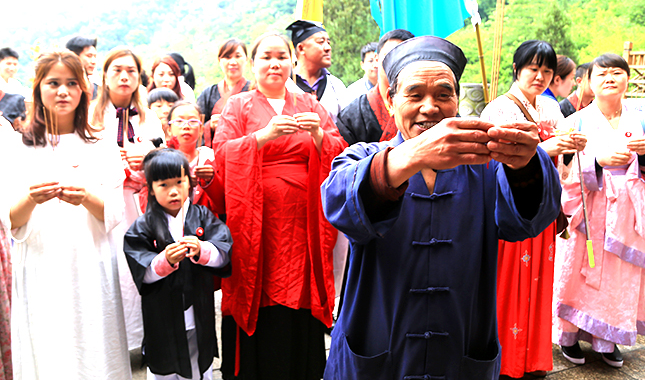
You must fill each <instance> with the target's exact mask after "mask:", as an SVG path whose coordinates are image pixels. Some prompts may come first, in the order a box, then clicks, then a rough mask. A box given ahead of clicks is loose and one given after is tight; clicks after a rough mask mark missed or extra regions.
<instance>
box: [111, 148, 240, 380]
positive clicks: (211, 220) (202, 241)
mask: <svg viewBox="0 0 645 380" xmlns="http://www.w3.org/2000/svg"><path fill="white" fill-rule="evenodd" d="M144 167H145V174H146V182H147V189H148V206H147V209H146V212H145V214H144V215H142V216H141V217H139V218H138V219H137V220H136V221H135V222H134V224H133V225H132V226H131V227H130V229H129V230H128V232H127V233H126V234H125V239H124V240H125V242H124V250H125V253H126V255H127V259H128V264H129V266H130V270H131V272H132V277H133V278H134V281H135V283H136V285H137V288H138V290H139V292H140V293H141V296H142V310H143V326H144V343H143V349H142V352H143V355H144V360H145V362H146V364H147V365H148V379H156V380H161V379H164V380H169V379H177V380H179V379H207V380H208V379H212V378H213V369H212V366H213V357H215V356H218V353H217V339H216V335H215V302H214V296H213V286H214V285H213V277H214V276H228V275H230V272H231V268H230V265H228V263H229V261H230V256H229V250H230V248H231V244H232V241H231V234H230V232H229V230H228V228H227V227H226V225H224V223H222V222H221V221H220V220H218V219H217V217H215V215H213V213H211V212H210V211H209V210H208V209H207V208H206V207H204V206H200V205H196V204H194V203H193V202H191V200H190V193H191V192H192V190H191V189H192V187H191V175H190V167H189V164H188V160H187V159H186V157H185V156H184V154H183V153H182V152H179V151H177V150H174V149H159V150H155V151H152V152H150V153H149V154H148V155H147V156H146V158H145V160H144Z"/></svg>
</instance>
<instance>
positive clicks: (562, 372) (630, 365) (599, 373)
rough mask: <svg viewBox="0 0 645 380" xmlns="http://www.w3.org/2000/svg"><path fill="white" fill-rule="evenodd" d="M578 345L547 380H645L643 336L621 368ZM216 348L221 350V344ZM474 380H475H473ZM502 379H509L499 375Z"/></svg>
mask: <svg viewBox="0 0 645 380" xmlns="http://www.w3.org/2000/svg"><path fill="white" fill-rule="evenodd" d="M220 297H221V296H220V292H217V293H216V297H215V302H216V309H217V311H218V314H217V325H218V326H217V332H218V338H219V331H220V330H219V324H220V323H221V320H222V316H221V315H220V314H219V312H220V310H221V308H220ZM330 342H331V338H330V337H329V336H326V342H325V343H326V346H327V347H328V348H329V344H330ZM580 346H581V347H582V350H583V351H584V352H585V356H586V360H587V364H585V365H582V366H576V365H574V364H572V363H571V362H569V361H568V360H566V359H565V358H564V357H563V356H562V352H561V351H560V347H559V346H557V345H553V371H550V372H549V373H548V374H547V376H546V380H645V337H642V336H639V337H638V341H637V344H636V345H635V346H633V347H625V346H619V347H620V350H621V352H622V353H623V358H624V365H623V367H622V368H620V369H615V368H612V367H609V366H608V365H607V364H605V362H603V361H602V358H601V357H600V354H598V353H596V352H593V351H592V350H591V345H590V344H588V343H586V342H581V344H580ZM219 347H222V345H221V342H220V344H219ZM130 360H131V365H132V378H133V380H146V370H145V368H142V367H141V353H140V352H136V351H132V352H130ZM213 368H214V371H213V380H221V379H222V374H221V373H220V371H219V368H220V361H219V359H217V358H216V359H215V361H214V362H213ZM523 379H524V380H529V379H535V377H532V376H525V377H524V378H523ZM473 380H477V379H473ZM501 380H511V378H509V377H504V376H502V378H501Z"/></svg>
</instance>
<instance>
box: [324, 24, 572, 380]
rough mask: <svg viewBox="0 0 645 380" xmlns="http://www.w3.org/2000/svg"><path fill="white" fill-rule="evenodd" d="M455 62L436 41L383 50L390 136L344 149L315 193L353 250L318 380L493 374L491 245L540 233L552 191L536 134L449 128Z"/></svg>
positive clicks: (473, 125)
mask: <svg viewBox="0 0 645 380" xmlns="http://www.w3.org/2000/svg"><path fill="white" fill-rule="evenodd" d="M379 58H383V57H379ZM465 65H466V57H465V56H464V54H463V52H462V51H461V49H459V48H458V47H457V46H455V45H453V44H452V43H450V42H448V41H446V40H443V39H441V38H438V37H430V36H424V37H417V38H413V39H410V40H408V41H405V42H403V43H401V44H399V45H398V46H396V47H395V48H394V49H392V51H390V53H388V54H387V56H385V57H384V58H383V68H384V70H385V72H386V73H387V76H388V80H389V82H390V86H391V88H390V89H388V92H387V99H388V104H389V105H390V106H391V107H392V108H393V110H394V118H395V121H396V126H397V128H398V130H399V133H398V134H397V135H396V136H395V137H394V139H392V140H390V141H387V142H381V143H372V144H355V145H353V146H350V147H349V148H347V149H346V150H345V152H343V154H341V155H340V156H338V157H337V158H336V159H335V160H334V162H333V163H332V171H331V172H330V174H329V177H328V178H327V179H326V180H325V182H324V183H323V185H322V191H321V195H322V201H323V210H324V213H325V215H326V216H327V218H328V219H329V221H330V222H331V223H332V225H333V226H334V227H336V228H338V229H339V230H340V231H341V232H343V233H344V234H345V235H347V237H348V238H349V241H350V244H351V253H350V257H349V270H348V275H347V283H346V289H345V303H344V306H343V309H342V311H341V313H340V316H339V318H338V321H337V323H336V327H335V328H334V330H333V334H332V343H331V348H330V352H329V359H328V361H327V367H326V369H325V375H324V378H325V379H326V380H331V379H343V380H353V379H370V380H375V379H376V380H378V379H446V380H453V379H477V380H483V379H486V380H493V379H497V378H498V377H499V370H500V357H501V356H500V350H501V348H500V345H499V340H498V337H497V321H496V300H495V293H496V267H497V245H498V244H497V242H498V239H500V238H503V239H504V240H509V241H519V240H523V239H526V238H528V237H533V236H536V235H538V234H539V233H540V232H541V231H542V230H544V228H546V227H547V226H548V225H549V224H550V223H551V222H552V221H553V220H555V218H556V216H557V214H558V211H559V207H560V192H561V190H560V182H559V179H558V174H557V171H556V170H555V167H554V166H553V163H552V162H551V160H550V159H549V156H548V155H547V154H546V152H545V151H544V150H542V149H541V148H539V147H538V146H537V145H538V142H539V137H538V130H537V126H536V125H535V124H533V123H528V122H515V123H512V124H506V125H493V124H491V123H487V122H484V121H482V120H479V119H460V118H455V116H456V115H457V109H458V99H459V93H458V91H459V90H458V89H459V78H460V77H461V74H462V73H463V70H464V67H465Z"/></svg>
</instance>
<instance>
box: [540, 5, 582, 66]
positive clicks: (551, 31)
mask: <svg viewBox="0 0 645 380" xmlns="http://www.w3.org/2000/svg"><path fill="white" fill-rule="evenodd" d="M570 27H571V20H570V19H569V17H567V15H566V14H565V13H564V10H562V8H560V6H559V5H558V3H556V2H553V3H552V4H551V8H550V9H549V11H548V12H547V13H546V15H545V16H544V18H543V19H542V25H540V26H539V27H538V28H537V31H536V32H535V36H536V37H537V39H539V40H543V41H546V42H548V43H550V44H551V46H553V49H554V50H555V51H556V53H558V54H561V55H566V56H567V57H569V58H571V59H572V60H573V61H574V62H577V61H578V51H577V49H576V47H575V44H574V43H573V40H572V38H571V33H570Z"/></svg>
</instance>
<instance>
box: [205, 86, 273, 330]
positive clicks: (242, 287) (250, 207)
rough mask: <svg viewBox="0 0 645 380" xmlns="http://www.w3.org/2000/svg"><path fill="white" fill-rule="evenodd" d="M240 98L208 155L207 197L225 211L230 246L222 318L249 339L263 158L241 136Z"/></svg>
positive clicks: (256, 290)
mask: <svg viewBox="0 0 645 380" xmlns="http://www.w3.org/2000/svg"><path fill="white" fill-rule="evenodd" d="M245 94H248V93H245ZM242 95H243V94H240V95H238V96H235V97H231V98H230V99H229V102H228V103H227V105H226V107H225V108H224V110H223V112H222V116H221V117H220V120H219V122H218V127H217V132H216V133H215V136H214V139H213V150H214V151H215V164H214V165H215V180H216V181H217V182H218V183H219V184H213V185H215V187H214V188H213V190H210V191H207V193H208V194H209V196H211V199H212V200H214V201H215V203H216V204H219V205H220V206H221V205H224V206H225V212H226V218H227V224H228V226H229V228H230V230H231V235H232V237H233V241H234V244H233V247H232V251H231V267H232V275H231V277H229V278H225V279H222V313H223V314H224V315H232V316H233V317H234V318H235V322H236V323H237V324H238V325H239V326H240V327H241V328H242V329H243V330H244V331H245V332H246V333H247V334H249V335H251V334H253V332H254V331H255V324H256V322H257V314H258V309H259V306H260V293H261V281H262V257H261V255H260V249H261V242H262V169H261V163H262V152H261V151H258V149H257V141H256V139H255V136H254V135H253V134H248V133H247V132H249V131H246V124H247V123H246V117H247V115H248V112H249V111H250V106H251V104H250V97H249V96H242ZM251 132H252V131H251ZM213 185H211V186H209V188H210V187H212V186H213ZM224 200H225V201H224Z"/></svg>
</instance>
